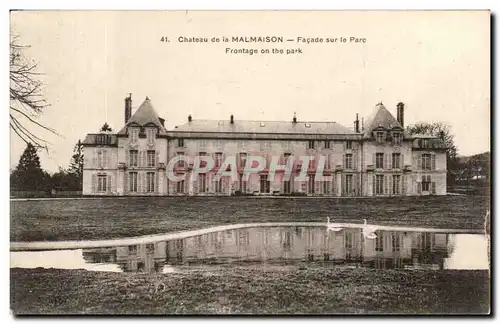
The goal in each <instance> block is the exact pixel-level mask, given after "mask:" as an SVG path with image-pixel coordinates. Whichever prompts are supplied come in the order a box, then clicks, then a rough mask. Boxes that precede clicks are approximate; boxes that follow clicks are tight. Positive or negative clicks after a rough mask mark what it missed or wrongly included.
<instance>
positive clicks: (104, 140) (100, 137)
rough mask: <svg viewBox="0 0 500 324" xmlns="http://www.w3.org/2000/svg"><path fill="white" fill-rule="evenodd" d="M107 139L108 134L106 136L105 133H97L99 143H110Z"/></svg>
mask: <svg viewBox="0 0 500 324" xmlns="http://www.w3.org/2000/svg"><path fill="white" fill-rule="evenodd" d="M107 139H108V136H106V135H105V134H99V135H97V140H96V142H97V144H108V143H107Z"/></svg>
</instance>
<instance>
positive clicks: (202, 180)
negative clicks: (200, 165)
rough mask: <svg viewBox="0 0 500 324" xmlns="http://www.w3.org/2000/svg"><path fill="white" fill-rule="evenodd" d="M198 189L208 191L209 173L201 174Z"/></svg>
mask: <svg viewBox="0 0 500 324" xmlns="http://www.w3.org/2000/svg"><path fill="white" fill-rule="evenodd" d="M198 191H199V192H207V175H206V174H205V173H202V174H200V175H199V182H198Z"/></svg>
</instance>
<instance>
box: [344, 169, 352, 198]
mask: <svg viewBox="0 0 500 324" xmlns="http://www.w3.org/2000/svg"><path fill="white" fill-rule="evenodd" d="M344 186H345V187H344V191H345V193H346V194H351V193H352V191H353V190H352V174H346V176H345V183H344Z"/></svg>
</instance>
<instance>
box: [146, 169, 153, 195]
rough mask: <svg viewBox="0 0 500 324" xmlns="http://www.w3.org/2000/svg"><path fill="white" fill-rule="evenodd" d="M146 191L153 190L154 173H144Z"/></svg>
mask: <svg viewBox="0 0 500 324" xmlns="http://www.w3.org/2000/svg"><path fill="white" fill-rule="evenodd" d="M146 192H155V173H154V172H148V173H146Z"/></svg>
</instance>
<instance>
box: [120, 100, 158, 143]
mask: <svg viewBox="0 0 500 324" xmlns="http://www.w3.org/2000/svg"><path fill="white" fill-rule="evenodd" d="M147 124H153V125H155V126H157V127H158V134H159V135H165V134H166V130H165V127H164V126H163V125H162V124H161V122H160V117H158V114H157V113H156V111H155V110H154V108H153V105H152V104H151V100H150V99H149V98H147V97H146V99H145V100H144V101H143V102H142V104H141V105H140V106H139V108H138V109H137V110H136V111H135V113H134V114H133V115H132V117H130V119H129V121H128V122H127V124H126V125H125V126H123V128H122V129H121V130H120V131H119V132H118V135H123V134H127V126H131V125H137V126H141V127H144V126H146V125H147Z"/></svg>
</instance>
